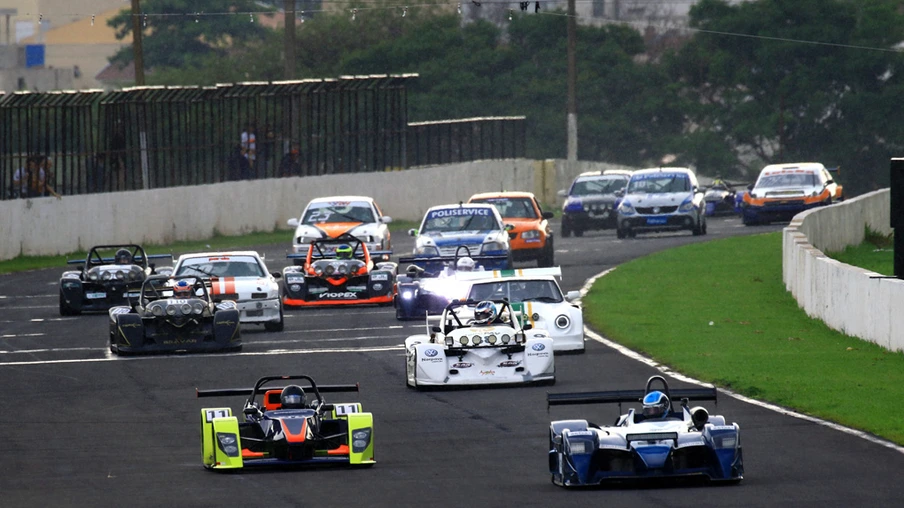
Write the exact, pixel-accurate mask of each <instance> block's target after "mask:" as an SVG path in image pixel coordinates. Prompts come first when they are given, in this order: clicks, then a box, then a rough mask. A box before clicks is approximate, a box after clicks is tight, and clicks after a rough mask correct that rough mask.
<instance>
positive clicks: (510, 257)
mask: <svg viewBox="0 0 904 508" xmlns="http://www.w3.org/2000/svg"><path fill="white" fill-rule="evenodd" d="M513 268H515V258H514V255H513V254H512V251H511V249H509V252H508V258H507V259H506V260H505V269H506V270H511V269H513Z"/></svg>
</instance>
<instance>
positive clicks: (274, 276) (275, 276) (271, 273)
mask: <svg viewBox="0 0 904 508" xmlns="http://www.w3.org/2000/svg"><path fill="white" fill-rule="evenodd" d="M270 275H272V276H273V278H274V279H278V278H280V277H282V274H281V273H279V272H270Z"/></svg>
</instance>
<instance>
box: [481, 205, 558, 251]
mask: <svg viewBox="0 0 904 508" xmlns="http://www.w3.org/2000/svg"><path fill="white" fill-rule="evenodd" d="M468 202H469V203H488V204H491V205H494V206H495V207H496V209H497V210H499V215H501V216H502V220H503V221H504V222H505V223H506V224H511V225H512V226H514V229H512V230H511V231H509V242H510V243H511V246H512V258H513V259H514V260H515V261H533V260H536V261H537V266H540V267H549V266H552V265H553V264H554V263H555V261H554V252H555V250H554V247H553V234H552V228H551V227H550V226H549V219H551V218H553V213H552V212H544V211H543V209H542V208H541V207H540V203H538V202H537V198H536V196H534V194H533V193H532V192H514V191H513V192H484V193H481V194H474V195H473V196H471V199H470V200H468Z"/></svg>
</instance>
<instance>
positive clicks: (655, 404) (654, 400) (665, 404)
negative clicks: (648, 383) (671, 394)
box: [643, 390, 672, 420]
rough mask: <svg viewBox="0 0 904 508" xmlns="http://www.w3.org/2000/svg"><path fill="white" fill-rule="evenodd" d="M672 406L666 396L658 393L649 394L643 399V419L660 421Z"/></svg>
mask: <svg viewBox="0 0 904 508" xmlns="http://www.w3.org/2000/svg"><path fill="white" fill-rule="evenodd" d="M671 408H672V404H671V402H670V401H669V398H668V396H666V394H664V393H662V392H660V391H658V390H657V391H653V392H650V393H648V394H646V395H644V397H643V416H644V419H647V420H651V419H657V418H658V419H662V418H665V417H667V416H668V415H669V411H670V410H671Z"/></svg>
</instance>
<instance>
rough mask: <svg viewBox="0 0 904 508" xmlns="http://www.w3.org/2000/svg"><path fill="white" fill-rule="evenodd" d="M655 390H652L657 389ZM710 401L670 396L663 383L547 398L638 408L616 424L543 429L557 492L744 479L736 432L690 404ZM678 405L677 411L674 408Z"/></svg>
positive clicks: (685, 392) (703, 391)
mask: <svg viewBox="0 0 904 508" xmlns="http://www.w3.org/2000/svg"><path fill="white" fill-rule="evenodd" d="M657 382H658V383H659V384H660V385H661V386H660V387H656V386H655V385H656V383H657ZM691 399H693V400H713V401H715V400H716V389H715V388H689V389H676V390H669V385H668V383H667V382H666V381H665V378H663V377H662V376H653V377H651V378H650V379H649V380H648V381H647V386H646V389H645V390H643V391H640V390H615V391H602V392H584V393H550V394H548V395H547V398H546V400H547V404H548V405H550V406H558V405H569V404H619V408H621V404H622V403H630V402H641V401H642V402H643V408H644V409H643V411H642V412H640V413H638V412H637V411H635V410H634V409H633V408H632V409H629V410H628V413H627V414H623V415H621V416H619V417H618V418H617V419H616V421H615V424H614V425H611V426H600V425H597V424H595V423H592V422H590V421H588V420H580V419H576V420H558V421H554V422H552V423H550V425H549V472H550V474H551V475H552V482H553V483H554V484H556V485H560V486H562V487H586V486H595V485H600V484H606V483H611V482H620V481H628V480H638V479H652V478H679V477H700V478H704V479H708V480H711V481H719V482H727V483H739V482H740V481H741V480H742V479H743V477H744V459H743V454H742V453H741V440H740V427H738V424H737V423H731V424H726V423H725V417H724V416H720V415H710V414H709V413H708V412H707V410H706V409H704V408H703V407H700V406H697V407H688V404H689V401H690V400H691ZM676 400H677V401H680V405H679V406H677V407H676V406H675V405H674V404H673V401H676Z"/></svg>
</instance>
